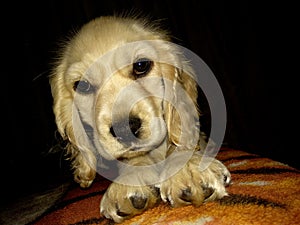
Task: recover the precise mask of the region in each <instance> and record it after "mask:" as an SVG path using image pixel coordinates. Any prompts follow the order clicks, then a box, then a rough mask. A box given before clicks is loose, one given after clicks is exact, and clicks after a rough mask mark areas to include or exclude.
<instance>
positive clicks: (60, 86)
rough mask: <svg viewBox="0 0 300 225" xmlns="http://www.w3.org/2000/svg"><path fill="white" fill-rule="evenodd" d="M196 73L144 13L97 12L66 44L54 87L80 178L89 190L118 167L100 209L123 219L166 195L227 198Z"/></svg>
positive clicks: (226, 178) (175, 201)
mask: <svg viewBox="0 0 300 225" xmlns="http://www.w3.org/2000/svg"><path fill="white" fill-rule="evenodd" d="M195 76H196V75H195V72H194V71H193V69H192V66H191V65H190V64H189V61H188V60H187V59H186V58H185V56H184V54H182V51H181V49H180V47H178V46H176V45H175V44H173V43H172V42H171V39H170V37H169V35H168V33H167V32H166V31H163V30H161V29H159V28H158V26H157V25H155V24H151V23H149V22H147V21H146V20H145V19H140V18H135V17H117V16H106V17H100V18H96V19H94V20H92V21H90V22H89V23H87V24H86V25H84V26H83V27H82V28H81V29H80V30H79V31H78V32H77V33H76V34H75V35H73V36H72V37H71V38H70V39H68V41H66V42H64V46H63V47H62V49H61V51H60V55H59V57H58V60H57V62H56V64H55V66H54V69H53V72H52V74H51V76H50V85H51V91H52V95H53V100H54V101H53V110H54V114H55V119H56V124H57V128H58V131H59V133H60V134H61V136H62V138H63V139H64V140H66V141H67V143H68V144H67V146H66V149H67V152H68V154H69V155H70V159H71V160H72V167H73V171H74V179H75V181H76V182H78V183H79V184H80V186H81V187H83V188H86V187H89V186H90V185H91V184H92V182H93V180H94V178H95V175H96V173H97V172H98V173H100V174H101V175H103V176H106V175H105V174H103V173H102V171H103V170H102V168H106V169H110V168H115V167H117V168H118V170H119V171H118V172H119V175H118V177H117V178H115V179H113V178H111V179H112V181H113V182H112V184H111V185H110V186H109V188H108V189H107V191H106V193H105V194H104V196H103V198H102V200H101V203H100V212H101V215H103V216H105V217H107V218H110V219H112V220H114V221H115V222H117V223H119V222H122V221H123V220H125V219H127V218H130V217H132V216H134V215H136V214H139V213H142V212H143V211H145V210H146V209H148V208H151V207H154V206H155V205H156V204H157V203H158V202H159V201H160V200H163V201H165V202H168V203H169V204H170V205H171V206H173V207H179V206H183V205H188V204H193V205H195V206H198V205H200V204H202V203H203V202H206V201H212V200H214V199H219V198H222V197H223V196H225V195H226V194H227V193H226V189H225V186H226V185H227V184H229V182H230V174H229V172H228V170H227V169H226V167H225V166H224V165H223V164H222V163H221V162H220V161H218V160H216V159H214V158H212V157H208V156H205V155H204V154H203V151H204V149H205V147H206V142H205V139H204V138H203V137H202V135H201V132H200V124H199V114H200V113H199V108H198V105H197V97H198V95H197V82H196V81H195V80H196V79H195ZM104 161H105V162H108V163H104ZM112 165H113V166H112ZM108 178H110V177H108Z"/></svg>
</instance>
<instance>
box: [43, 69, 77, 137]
mask: <svg viewBox="0 0 300 225" xmlns="http://www.w3.org/2000/svg"><path fill="white" fill-rule="evenodd" d="M65 70H66V69H65V66H63V63H61V64H60V65H58V66H56V67H55V69H54V71H53V72H52V75H51V76H50V77H49V82H50V87H51V93H52V97H53V112H54V115H55V122H56V126H57V129H58V132H59V133H60V135H61V136H62V138H63V140H67V139H69V138H70V137H69V135H72V133H73V132H71V129H72V93H71V92H70V90H68V89H66V87H65V84H64V76H63V74H64V73H65Z"/></svg>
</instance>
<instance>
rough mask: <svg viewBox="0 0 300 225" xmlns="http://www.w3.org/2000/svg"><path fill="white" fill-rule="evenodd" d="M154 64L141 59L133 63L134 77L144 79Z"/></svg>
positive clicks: (148, 60)
mask: <svg viewBox="0 0 300 225" xmlns="http://www.w3.org/2000/svg"><path fill="white" fill-rule="evenodd" d="M152 65H153V62H152V61H151V60H150V59H146V58H141V59H138V60H137V61H136V62H135V63H133V71H132V72H133V75H134V76H135V77H143V76H145V75H147V73H148V72H149V71H150V70H151V68H152Z"/></svg>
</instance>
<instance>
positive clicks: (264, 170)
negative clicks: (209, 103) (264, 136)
mask: <svg viewBox="0 0 300 225" xmlns="http://www.w3.org/2000/svg"><path fill="white" fill-rule="evenodd" d="M217 158H218V159H219V160H221V161H222V162H223V163H224V164H225V165H226V166H227V167H228V168H229V170H230V171H231V174H232V184H231V185H230V186H229V187H228V188H227V190H228V192H229V196H227V197H224V198H223V199H221V200H218V201H215V202H209V203H205V204H203V205H201V206H200V207H194V206H184V207H181V208H171V207H170V206H169V205H167V204H165V203H163V202H162V203H160V204H159V205H158V206H157V207H155V208H153V209H149V210H147V211H146V212H144V213H143V214H141V215H138V216H135V217H133V218H132V219H129V220H127V221H125V222H123V223H122V224H124V225H151V224H155V225H173V224H174V225H179V224H182V225H192V224H198V225H204V224H205V225H225V224H226V225H229V224H231V225H232V224H237V225H248V224H260V225H261V224H262V225H270V224H276V225H285V224H286V225H292V224H295V225H296V224H300V173H299V171H298V170H296V169H294V168H292V167H290V166H288V165H285V164H282V163H280V162H277V161H274V160H271V159H269V158H263V157H260V156H259V155H255V154H249V153H247V152H245V151H241V150H236V149H231V148H222V149H221V150H220V152H219V154H218V156H217ZM109 184H110V181H108V180H105V179H103V178H102V177H98V178H97V180H96V182H95V183H94V184H93V185H92V187H91V188H89V189H87V190H82V189H80V188H79V187H78V186H77V185H76V184H74V185H71V186H70V187H69V190H68V191H67V192H66V193H65V195H64V196H63V197H62V198H61V199H60V200H59V201H57V202H56V203H55V204H54V205H53V206H52V207H50V208H49V209H48V210H47V211H46V212H44V213H43V214H42V215H41V216H40V217H39V218H37V219H36V220H35V221H33V222H31V223H30V224H32V225H71V224H72V225H84V224H89V225H92V224H103V225H104V224H106V225H108V224H114V223H113V222H112V221H110V220H107V219H105V218H103V217H102V216H101V215H100V213H99V203H100V200H101V197H102V196H103V194H104V192H105V190H106V188H107V187H108V186H109Z"/></svg>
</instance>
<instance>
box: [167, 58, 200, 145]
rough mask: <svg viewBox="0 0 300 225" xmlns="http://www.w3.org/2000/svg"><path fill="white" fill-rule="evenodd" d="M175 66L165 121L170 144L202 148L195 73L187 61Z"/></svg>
mask: <svg viewBox="0 0 300 225" xmlns="http://www.w3.org/2000/svg"><path fill="white" fill-rule="evenodd" d="M180 64H181V65H182V68H175V70H174V77H173V85H172V92H173V93H172V94H173V97H172V99H173V100H172V103H171V104H170V103H168V104H167V107H166V122H167V127H168V131H169V140H170V142H171V144H173V145H175V146H177V147H182V148H183V149H189V150H191V149H194V150H199V149H204V148H205V146H206V142H205V140H204V138H203V136H202V135H201V133H200V120H199V117H200V110H199V106H198V90H197V82H196V79H195V73H194V71H193V69H192V68H191V67H190V65H189V64H188V62H187V61H185V60H182V62H181V63H180Z"/></svg>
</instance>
